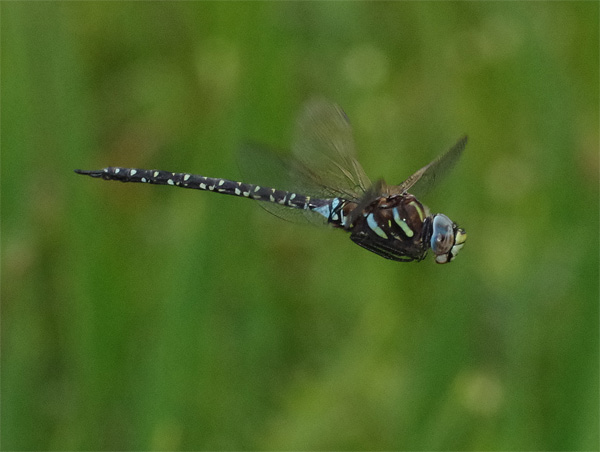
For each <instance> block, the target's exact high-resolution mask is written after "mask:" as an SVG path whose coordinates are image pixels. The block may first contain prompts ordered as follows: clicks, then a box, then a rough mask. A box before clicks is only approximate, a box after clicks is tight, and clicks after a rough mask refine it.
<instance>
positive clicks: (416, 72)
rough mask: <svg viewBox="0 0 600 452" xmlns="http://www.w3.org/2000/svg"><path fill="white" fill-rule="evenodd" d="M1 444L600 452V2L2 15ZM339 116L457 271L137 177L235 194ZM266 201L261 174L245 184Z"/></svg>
mask: <svg viewBox="0 0 600 452" xmlns="http://www.w3.org/2000/svg"><path fill="white" fill-rule="evenodd" d="M0 6H1V12H2V28H1V33H2V34H1V39H2V54H1V58H2V60H1V63H2V66H1V67H2V87H1V90H2V106H1V108H2V111H1V113H2V136H1V140H2V141H1V145H2V167H1V176H2V178H1V189H2V236H1V237H2V238H1V240H2V242H1V244H2V288H1V290H2V293H1V295H2V342H1V344H2V380H1V391H2V398H1V404H2V406H1V408H2V417H1V427H2V449H3V450H48V449H50V450H259V449H270V450H274V449H280V450H322V449H332V450H382V449H386V450H593V449H596V448H597V447H598V424H599V419H598V396H599V394H598V333H599V331H598V270H599V262H598V258H599V246H598V245H599V244H598V240H599V238H598V226H599V225H598V215H599V212H598V203H599V199H598V139H599V137H598V121H599V116H598V4H597V3H595V2H509V3H506V2H481V3H476V2H443V3H437V2H423V3H421V2H406V3H404V2H398V3H389V2H372V3H367V2H364V3H363V2H348V3H345V2H323V3H320V2H284V3H275V2H264V3H263V2H243V3H237V2H172V3H167V2H97V3H96V2H84V3H77V2H74V3H70V2H3V3H2V4H1V5H0ZM314 95H323V96H325V97H328V98H330V99H331V100H333V101H335V102H337V103H339V104H340V105H342V106H343V107H344V109H345V110H346V112H347V113H348V116H349V117H350V119H351V122H352V124H353V126H354V129H355V136H356V141H357V146H358V152H359V156H360V159H361V161H362V162H363V164H364V166H365V169H366V171H367V173H368V174H369V175H370V176H371V178H372V179H373V180H375V179H377V178H378V177H385V178H386V179H387V180H388V181H389V182H396V183H398V182H400V181H402V180H403V179H404V178H406V177H407V176H408V175H410V174H411V173H412V172H413V171H414V170H416V169H418V168H419V167H421V166H423V165H424V164H426V163H428V162H429V161H430V160H431V159H432V158H434V157H435V156H437V155H438V154H439V153H440V152H442V151H443V150H445V149H446V148H447V147H448V146H450V145H452V144H453V143H454V142H455V141H456V139H458V138H459V137H460V136H461V134H463V133H465V132H466V133H468V134H469V137H470V138H469V144H468V146H467V150H466V151H465V154H464V156H463V159H462V161H461V162H460V163H459V165H458V166H457V168H456V169H455V171H454V172H453V173H452V174H451V175H450V176H449V177H448V178H447V179H446V180H445V181H444V184H443V185H442V186H441V187H438V189H437V191H436V192H435V193H433V194H432V195H431V196H430V197H429V198H428V199H425V200H423V201H424V202H425V203H427V204H428V205H429V206H430V207H431V209H432V211H436V212H443V213H446V214H447V215H448V216H450V218H452V219H453V220H454V221H456V222H458V223H459V224H460V225H461V226H463V227H464V228H465V229H466V230H467V233H468V236H469V240H468V242H467V244H466V246H465V248H464V249H463V251H462V252H461V254H460V255H459V256H458V257H457V259H456V261H455V262H453V263H451V264H449V265H445V266H438V265H435V264H434V263H433V260H432V259H431V258H430V259H427V260H426V261H425V262H421V263H419V264H399V263H394V262H389V261H386V260H383V259H381V258H379V257H377V256H375V255H373V254H369V253H367V252H366V251H364V250H362V249H360V248H359V247H357V246H355V245H353V244H352V243H351V242H350V241H349V240H348V237H347V236H345V235H344V234H343V233H342V232H340V231H334V230H328V229H326V228H322V229H319V228H311V227H303V226H299V225H295V224H290V223H286V222H283V221H280V220H278V219H277V218H275V217H273V216H270V215H268V214H267V213H265V212H264V211H263V210H262V209H260V208H258V207H257V206H256V205H255V204H254V203H252V202H248V201H246V200H242V199H236V198H232V197H219V196H216V195H213V194H210V193H202V192H194V191H185V190H177V189H171V188H165V187H153V186H139V185H133V184H131V185H129V184H118V183H114V182H111V183H108V182H102V181H98V180H92V179H89V178H82V177H81V176H77V175H75V174H74V173H73V171H72V170H73V169H75V168H84V169H97V168H102V167H104V166H111V165H112V166H117V165H119V166H132V167H141V168H144V167H146V168H161V169H167V170H173V171H188V172H195V173H199V174H204V175H207V176H215V177H226V178H232V179H236V178H238V177H239V172H238V169H237V167H236V163H235V155H236V152H237V149H238V147H239V145H240V143H242V142H243V141H244V140H246V139H253V140H257V141H262V142H265V143H267V144H270V145H272V146H275V147H280V148H285V147H288V146H289V144H290V139H291V136H292V127H293V123H294V115H295V114H296V113H297V111H298V109H299V108H300V105H301V103H302V101H303V100H304V99H306V98H309V97H311V96H314ZM250 182H251V181H250Z"/></svg>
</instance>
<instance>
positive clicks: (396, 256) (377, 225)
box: [348, 194, 428, 261]
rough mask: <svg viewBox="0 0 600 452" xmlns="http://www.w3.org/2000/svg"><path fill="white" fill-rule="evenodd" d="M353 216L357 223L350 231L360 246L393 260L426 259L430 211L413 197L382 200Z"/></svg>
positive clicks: (407, 195) (384, 198) (384, 197)
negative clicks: (425, 237) (426, 237)
mask: <svg viewBox="0 0 600 452" xmlns="http://www.w3.org/2000/svg"><path fill="white" fill-rule="evenodd" d="M352 216H353V217H354V218H356V219H355V220H354V222H353V223H352V225H350V227H349V228H348V229H349V230H350V232H351V236H350V238H351V239H352V240H353V241H354V242H355V243H357V244H358V245H360V246H362V247H364V248H366V249H368V250H370V251H373V252H375V253H377V254H379V255H381V256H383V257H385V258H388V259H393V260H399V261H412V260H421V259H423V258H424V257H425V254H426V252H427V248H428V246H427V245H426V244H425V242H424V240H425V239H424V234H425V233H426V232H427V230H426V228H425V225H426V223H427V219H428V217H427V208H426V207H425V206H423V204H421V203H420V202H419V201H418V200H417V199H416V198H415V197H414V196H413V195H410V194H402V195H399V194H393V195H391V196H381V197H379V198H376V199H375V200H374V201H373V202H371V203H370V204H369V205H367V206H366V207H365V208H364V209H363V210H362V212H360V214H358V213H356V212H354V213H353V215H352Z"/></svg>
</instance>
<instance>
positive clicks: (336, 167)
mask: <svg viewBox="0 0 600 452" xmlns="http://www.w3.org/2000/svg"><path fill="white" fill-rule="evenodd" d="M292 151H293V154H294V156H295V157H296V159H297V160H298V162H300V163H301V164H302V170H301V171H300V173H301V176H302V177H303V178H306V179H309V180H311V181H312V183H313V184H314V185H315V186H317V187H322V188H323V189H324V190H325V191H326V192H327V194H328V195H329V197H335V196H338V197H343V198H345V199H359V198H361V197H362V194H363V193H364V192H365V191H367V190H368V188H369V187H370V186H371V182H370V181H369V178H368V177H367V176H366V174H365V172H364V170H363V168H362V166H361V165H360V163H358V160H357V159H356V149H355V146H354V138H353V136H352V127H351V126H350V122H349V121H348V117H347V116H346V114H345V113H344V111H343V110H342V109H341V108H340V107H339V106H337V105H335V104H333V103H331V102H329V101H326V100H324V99H313V100H310V101H308V102H307V103H306V104H305V105H304V108H303V110H302V112H301V114H300V116H299V118H298V121H297V126H296V131H295V136H294V141H293V145H292Z"/></svg>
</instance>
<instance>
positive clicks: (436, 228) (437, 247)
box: [431, 213, 454, 255]
mask: <svg viewBox="0 0 600 452" xmlns="http://www.w3.org/2000/svg"><path fill="white" fill-rule="evenodd" d="M452 246H454V223H452V221H451V220H450V218H448V217H447V216H446V215H443V214H441V213H440V214H437V215H435V216H434V217H433V234H432V235H431V250H432V251H433V252H434V253H435V254H436V255H440V254H447V253H448V252H449V251H450V250H451V249H452Z"/></svg>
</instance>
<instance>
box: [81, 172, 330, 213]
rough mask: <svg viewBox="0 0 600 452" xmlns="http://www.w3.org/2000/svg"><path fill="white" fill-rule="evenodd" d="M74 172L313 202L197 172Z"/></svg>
mask: <svg viewBox="0 0 600 452" xmlns="http://www.w3.org/2000/svg"><path fill="white" fill-rule="evenodd" d="M75 172H76V173H77V174H83V175H87V176H91V177H96V178H101V179H104V180H118V181H121V182H140V183H146V184H156V185H173V186H175V187H182V188H193V189H195V190H206V191H214V192H216V193H222V194H224V195H233V196H240V197H245V198H250V199H254V200H256V201H266V202H273V203H277V204H281V205H285V206H288V207H293V208H296V209H311V208H313V207H314V205H313V202H312V201H311V199H310V197H308V196H304V195H299V194H297V193H292V192H289V191H285V190H277V189H275V188H270V187H261V186H260V185H255V184H246V183H243V182H234V181H231V180H228V179H219V178H215V177H205V176H199V175H197V174H189V173H172V172H170V171H160V170H147V169H134V168H120V167H109V168H104V169H101V170H92V171H86V170H75ZM314 201H321V202H319V203H318V205H321V204H322V200H314Z"/></svg>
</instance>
